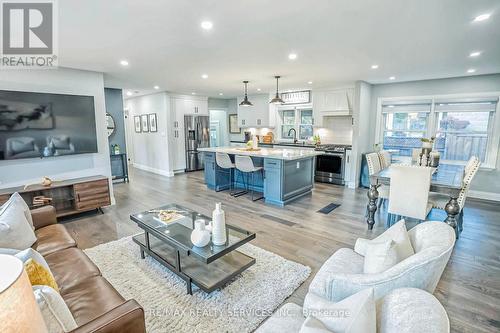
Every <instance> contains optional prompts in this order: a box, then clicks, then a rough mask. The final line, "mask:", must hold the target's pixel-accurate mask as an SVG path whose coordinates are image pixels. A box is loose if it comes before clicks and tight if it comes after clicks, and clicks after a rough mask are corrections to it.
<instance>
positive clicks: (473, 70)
mask: <svg viewBox="0 0 500 333" xmlns="http://www.w3.org/2000/svg"><path fill="white" fill-rule="evenodd" d="M475 72H476V70H475V69H474V68H469V69H468V70H467V73H475Z"/></svg>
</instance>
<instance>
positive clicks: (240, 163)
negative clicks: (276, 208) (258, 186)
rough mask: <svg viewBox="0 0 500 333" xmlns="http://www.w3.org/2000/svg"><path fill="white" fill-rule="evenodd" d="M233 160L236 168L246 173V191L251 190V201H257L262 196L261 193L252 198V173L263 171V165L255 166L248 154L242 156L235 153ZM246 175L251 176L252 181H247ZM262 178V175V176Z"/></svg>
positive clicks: (253, 184)
mask: <svg viewBox="0 0 500 333" xmlns="http://www.w3.org/2000/svg"><path fill="white" fill-rule="evenodd" d="M234 162H235V164H236V169H238V170H239V171H240V172H242V173H243V174H246V178H247V182H246V193H248V190H250V191H251V193H252V201H257V200H260V199H262V198H264V196H263V195H261V196H260V197H257V198H255V199H254V193H255V182H254V175H255V173H256V172H261V173H263V172H264V168H263V167H258V166H255V165H254V163H253V160H252V158H251V157H250V156H242V155H236V156H235V157H234ZM248 175H251V176H252V182H251V183H249V181H248ZM262 178H264V177H262Z"/></svg>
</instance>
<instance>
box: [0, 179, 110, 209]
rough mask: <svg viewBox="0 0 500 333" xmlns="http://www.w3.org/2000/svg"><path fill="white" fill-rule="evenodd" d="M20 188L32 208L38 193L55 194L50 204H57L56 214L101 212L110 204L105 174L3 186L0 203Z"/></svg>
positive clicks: (51, 196) (47, 195) (55, 205)
mask: <svg viewBox="0 0 500 333" xmlns="http://www.w3.org/2000/svg"><path fill="white" fill-rule="evenodd" d="M15 192H18V193H19V194H20V195H21V196H22V197H23V199H24V200H25V201H26V202H27V203H28V205H29V206H30V207H31V208H36V207H39V206H36V205H33V198H34V197H35V196H45V197H49V198H52V203H51V205H52V206H54V207H55V209H56V212H57V217H61V216H67V215H72V214H78V213H81V212H86V211H90V210H94V209H98V210H100V211H101V212H102V210H101V207H104V206H109V205H111V197H110V194H109V181H108V177H105V176H91V177H82V178H74V179H67V180H63V181H54V182H53V183H52V185H50V186H43V185H40V184H34V185H30V186H28V187H27V188H26V189H25V188H24V186H18V187H11V188H5V189H0V205H1V204H3V203H4V202H6V201H7V200H9V197H10V196H11V195H12V194H13V193H15Z"/></svg>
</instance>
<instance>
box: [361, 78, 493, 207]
mask: <svg viewBox="0 0 500 333" xmlns="http://www.w3.org/2000/svg"><path fill="white" fill-rule="evenodd" d="M498 91H500V74H492V75H476V76H467V77H457V78H449V79H437V80H423V81H412V82H401V83H391V84H379V85H372V86H371V102H370V107H369V109H368V110H365V111H366V112H365V113H364V115H363V117H367V118H368V119H369V122H370V124H372V125H371V126H370V127H369V132H368V138H369V140H370V141H369V145H368V146H366V147H365V148H366V149H367V150H369V149H372V147H373V144H374V143H375V130H376V128H375V123H376V118H377V101H378V99H379V98H382V97H409V96H428V95H446V94H466V93H480V92H498ZM497 117H500V115H497ZM367 150H365V151H367ZM470 195H471V196H475V197H480V198H485V199H494V200H500V154H498V157H497V165H496V168H495V169H493V170H479V172H478V173H477V175H476V177H475V179H474V181H473V182H472V185H471V193H470Z"/></svg>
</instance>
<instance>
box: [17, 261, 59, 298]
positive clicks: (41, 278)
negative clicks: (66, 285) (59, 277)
mask: <svg viewBox="0 0 500 333" xmlns="http://www.w3.org/2000/svg"><path fill="white" fill-rule="evenodd" d="M24 269H25V270H26V273H28V277H29V279H30V282H31V285H32V286H36V285H44V286H49V287H51V288H52V289H54V290H56V291H57V292H59V287H58V286H57V283H56V280H55V279H54V276H53V275H52V273H51V272H50V271H49V270H47V269H46V268H45V267H43V266H42V265H41V264H40V263H38V262H37V261H36V260H33V259H32V258H30V259H28V260H27V261H26V262H25V263H24Z"/></svg>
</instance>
